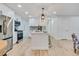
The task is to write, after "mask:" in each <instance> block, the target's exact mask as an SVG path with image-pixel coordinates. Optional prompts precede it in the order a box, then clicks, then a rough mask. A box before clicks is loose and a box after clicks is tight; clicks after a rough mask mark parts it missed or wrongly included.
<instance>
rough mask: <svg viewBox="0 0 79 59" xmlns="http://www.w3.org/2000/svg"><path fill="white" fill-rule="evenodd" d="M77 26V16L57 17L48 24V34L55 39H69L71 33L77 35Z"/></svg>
mask: <svg viewBox="0 0 79 59" xmlns="http://www.w3.org/2000/svg"><path fill="white" fill-rule="evenodd" d="M52 20H53V21H54V22H53V23H52ZM78 25H79V16H57V17H55V18H52V19H51V21H50V22H49V24H48V32H50V34H51V35H52V36H54V37H55V38H57V39H71V34H72V33H73V32H75V33H79V26H78Z"/></svg>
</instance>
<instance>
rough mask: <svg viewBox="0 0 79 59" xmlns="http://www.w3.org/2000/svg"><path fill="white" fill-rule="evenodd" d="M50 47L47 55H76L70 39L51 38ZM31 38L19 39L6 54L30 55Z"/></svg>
mask: <svg viewBox="0 0 79 59" xmlns="http://www.w3.org/2000/svg"><path fill="white" fill-rule="evenodd" d="M51 42H52V45H51V48H49V52H48V53H49V56H77V55H79V54H78V53H77V54H75V53H74V52H73V45H72V41H71V40H54V39H52V41H51ZM31 52H32V51H31V39H27V40H24V41H21V42H20V43H19V44H15V45H14V47H13V49H12V50H11V51H9V52H8V53H7V55H8V56H31V54H32V53H31Z"/></svg>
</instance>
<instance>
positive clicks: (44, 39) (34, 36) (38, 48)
mask: <svg viewBox="0 0 79 59" xmlns="http://www.w3.org/2000/svg"><path fill="white" fill-rule="evenodd" d="M31 49H32V55H37V56H39V55H40V56H43V55H48V34H47V33H44V32H32V33H31Z"/></svg>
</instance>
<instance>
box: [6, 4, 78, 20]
mask: <svg viewBox="0 0 79 59" xmlns="http://www.w3.org/2000/svg"><path fill="white" fill-rule="evenodd" d="M18 4H21V5H22V7H21V8H18V7H17V5H18ZM5 5H6V6H8V7H9V8H11V9H12V10H14V11H15V13H17V14H18V15H20V16H22V17H23V18H25V19H26V18H27V17H37V18H39V17H40V15H41V13H42V10H41V8H45V15H46V16H52V15H54V14H53V13H54V12H56V14H55V15H68V16H69V15H71V16H73V15H74V16H76V15H77V16H78V15H79V3H6V4H5ZM25 11H27V12H28V14H27V15H25Z"/></svg>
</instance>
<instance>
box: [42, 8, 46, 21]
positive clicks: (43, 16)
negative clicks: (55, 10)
mask: <svg viewBox="0 0 79 59" xmlns="http://www.w3.org/2000/svg"><path fill="white" fill-rule="evenodd" d="M44 20H45V14H44V8H42V14H41V21H44Z"/></svg>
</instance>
